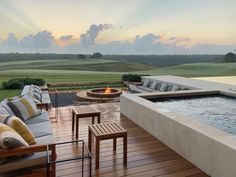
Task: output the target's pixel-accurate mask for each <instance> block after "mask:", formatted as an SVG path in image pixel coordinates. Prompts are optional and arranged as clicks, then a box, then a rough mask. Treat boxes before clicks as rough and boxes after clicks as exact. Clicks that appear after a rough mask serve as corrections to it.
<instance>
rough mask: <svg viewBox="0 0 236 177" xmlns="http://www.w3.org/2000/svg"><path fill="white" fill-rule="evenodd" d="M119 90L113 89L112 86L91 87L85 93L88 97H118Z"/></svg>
mask: <svg viewBox="0 0 236 177" xmlns="http://www.w3.org/2000/svg"><path fill="white" fill-rule="evenodd" d="M120 94H121V91H119V90H117V89H114V88H109V87H107V88H99V89H92V90H90V91H87V95H88V96H90V97H98V98H115V97H119V96H120Z"/></svg>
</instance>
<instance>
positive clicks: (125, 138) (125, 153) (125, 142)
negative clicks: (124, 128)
mask: <svg viewBox="0 0 236 177" xmlns="http://www.w3.org/2000/svg"><path fill="white" fill-rule="evenodd" d="M123 153H124V164H125V165H126V164H127V133H126V134H125V135H124V137H123Z"/></svg>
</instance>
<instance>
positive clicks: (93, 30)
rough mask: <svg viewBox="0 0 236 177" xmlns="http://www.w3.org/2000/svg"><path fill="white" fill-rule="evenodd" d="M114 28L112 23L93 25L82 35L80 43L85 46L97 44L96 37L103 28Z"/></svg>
mask: <svg viewBox="0 0 236 177" xmlns="http://www.w3.org/2000/svg"><path fill="white" fill-rule="evenodd" d="M110 28H113V25H112V24H100V25H95V24H93V25H91V26H90V28H89V29H88V31H87V32H86V33H83V34H81V35H80V44H81V46H84V47H89V46H91V45H93V44H95V39H96V38H97V37H98V35H99V33H100V32H102V31H103V30H107V29H110Z"/></svg>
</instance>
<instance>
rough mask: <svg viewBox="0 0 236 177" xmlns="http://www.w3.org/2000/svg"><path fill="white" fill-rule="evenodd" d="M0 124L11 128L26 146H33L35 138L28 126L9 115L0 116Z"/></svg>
mask: <svg viewBox="0 0 236 177" xmlns="http://www.w3.org/2000/svg"><path fill="white" fill-rule="evenodd" d="M0 123H4V124H6V125H8V126H9V127H11V128H13V129H14V130H15V131H16V132H17V133H19V135H21V137H22V138H23V139H24V140H25V141H26V142H27V143H28V144H35V143H36V141H35V137H34V135H33V133H32V132H31V131H30V129H29V128H28V126H27V125H26V124H25V123H24V122H23V121H22V120H21V119H19V118H18V117H16V116H11V115H0Z"/></svg>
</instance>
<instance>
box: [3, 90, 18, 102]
mask: <svg viewBox="0 0 236 177" xmlns="http://www.w3.org/2000/svg"><path fill="white" fill-rule="evenodd" d="M20 93H21V90H0V101H1V100H3V99H4V98H10V97H13V96H17V95H20Z"/></svg>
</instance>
